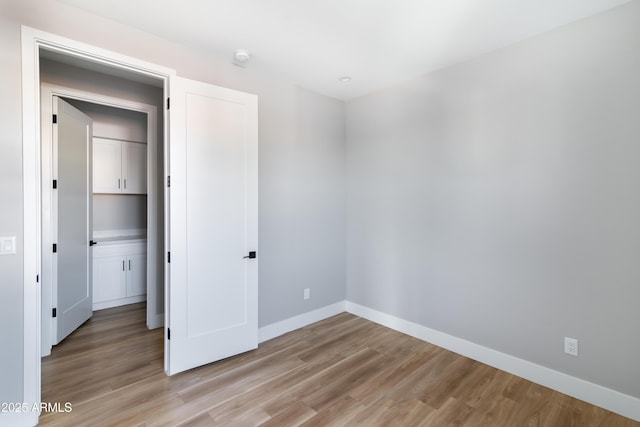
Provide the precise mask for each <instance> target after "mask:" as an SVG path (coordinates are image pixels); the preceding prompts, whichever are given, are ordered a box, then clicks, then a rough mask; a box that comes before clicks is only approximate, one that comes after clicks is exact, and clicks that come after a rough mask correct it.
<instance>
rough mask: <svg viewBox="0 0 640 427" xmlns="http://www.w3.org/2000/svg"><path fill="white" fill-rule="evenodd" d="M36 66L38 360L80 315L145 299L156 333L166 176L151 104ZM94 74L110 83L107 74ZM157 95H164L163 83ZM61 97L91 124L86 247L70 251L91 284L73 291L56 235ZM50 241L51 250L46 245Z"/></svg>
mask: <svg viewBox="0 0 640 427" xmlns="http://www.w3.org/2000/svg"><path fill="white" fill-rule="evenodd" d="M41 63H42V65H43V66H42V70H44V71H43V72H42V73H41V74H42V84H41V109H42V115H41V133H42V162H41V167H42V171H41V177H42V184H41V185H42V187H41V188H42V191H41V194H42V202H41V203H42V245H41V248H42V254H41V256H42V264H43V270H42V294H41V295H42V303H41V319H42V322H41V331H42V332H41V356H45V355H48V354H50V351H51V347H52V345H55V344H57V343H59V342H60V341H61V340H62V339H63V338H64V337H65V336H66V335H68V334H69V333H71V332H72V331H73V330H74V329H75V328H77V327H78V326H79V325H80V324H82V323H83V322H84V321H85V320H87V319H88V317H90V315H91V313H92V311H93V310H100V309H105V308H110V307H115V306H118V305H124V304H130V303H136V302H140V301H145V300H146V301H147V316H146V317H147V327H148V328H149V329H154V328H158V327H161V326H162V325H163V322H164V283H163V270H162V269H163V263H162V256H163V252H164V249H163V244H162V242H163V241H164V235H163V224H164V219H163V209H162V206H163V204H164V201H163V195H162V190H159V188H158V185H157V183H158V178H157V177H158V175H160V176H162V173H163V167H162V162H163V156H162V150H158V147H161V146H162V143H161V141H160V143H159V141H158V133H159V132H158V129H162V124H160V123H158V114H157V110H158V107H157V106H156V105H151V104H146V103H143V102H139V101H132V100H128V99H124V98H118V97H114V96H109V95H105V94H104V93H100V92H101V91H100V85H96V91H95V92H94V91H89V90H87V87H86V86H87V85H86V81H85V84H84V85H83V84H82V82H80V84H79V85H78V86H79V87H81V88H82V89H78V88H74V87H73V86H69V87H68V86H61V85H56V84H51V83H48V82H47V81H56V73H58V74H61V73H62V74H64V75H65V76H68V75H74V73H77V76H80V80H82V76H91V77H93V75H95V74H97V73H95V72H91V71H87V70H82V69H80V68H77V67H74V66H73V65H70V64H65V63H62V62H56V61H52V60H51V58H44V59H43V58H41ZM71 69H72V70H71ZM70 70H71V71H70ZM101 78H102V79H103V80H105V81H109V80H115V79H114V78H112V77H108V76H104V77H101ZM85 80H92V79H91V78H89V77H87V78H85ZM71 83H72V82H71ZM103 84H104V82H103ZM132 84H135V85H139V84H140V83H132ZM83 86H84V87H83ZM147 90H149V89H147ZM116 92H117V90H116ZM157 92H158V94H159V96H158V99H159V100H161V97H162V89H158V90H157ZM61 102H64V103H65V105H68V107H69V108H68V109H69V110H76V111H78V112H79V113H80V114H84V115H86V116H87V117H88V118H89V119H90V120H91V123H92V126H90V128H91V129H92V131H91V134H90V135H89V138H88V141H89V145H88V153H89V154H90V157H89V162H88V166H89V173H88V175H86V176H87V179H86V181H87V185H88V186H89V190H90V191H89V200H88V201H87V202H88V203H87V206H88V208H87V213H88V230H87V237H88V238H86V239H85V242H84V243H85V245H84V247H81V246H80V244H76V246H78V248H79V251H76V252H77V253H76V254H75V255H74V256H76V257H77V256H78V253H80V252H83V251H84V252H83V253H84V254H86V258H87V260H88V268H87V278H88V280H87V282H86V286H84V289H83V287H82V286H81V285H79V284H78V286H75V288H74V289H72V290H71V291H65V289H66V288H64V287H63V285H64V286H67V284H66V283H65V284H63V283H61V281H60V280H62V277H63V275H64V271H65V269H67V270H68V269H69V265H67V264H64V263H61V261H62V260H63V259H61V258H62V257H60V255H63V254H64V253H65V252H64V251H63V248H62V247H58V241H59V240H60V239H61V238H63V237H64V236H63V234H64V233H60V231H61V230H60V227H59V225H60V224H61V220H63V216H64V217H66V215H65V212H66V211H67V210H68V209H66V208H65V206H64V205H61V204H60V203H61V202H62V201H63V200H64V199H61V198H60V197H59V196H60V192H59V188H60V187H58V182H57V181H58V178H59V174H60V172H61V171H60V168H58V162H59V160H60V159H61V157H60V149H64V147H63V146H60V145H59V144H58V141H57V140H58V137H57V135H58V127H59V126H60V124H61V123H60V122H59V121H58V117H57V115H58V114H57V113H58V112H57V111H56V110H57V109H58V104H59V103H61ZM54 115H55V117H54ZM62 158H64V156H62ZM76 163H77V162H76ZM66 169H67V170H68V169H69V166H68V165H67V167H66ZM80 174H82V173H81V172H80ZM54 182H55V183H56V184H55V188H54V185H53V183H54ZM65 203H66V202H65ZM67 228H68V227H67ZM76 240H78V239H76ZM54 244H55V245H56V247H55V248H56V252H54V251H53V250H52V248H54V246H53V245H54ZM61 274H63V275H62V276H61ZM59 279H60V280H59ZM79 280H82V279H79ZM82 292H85V294H84V295H83V300H84V301H85V303H84V305H85V306H86V300H87V298H88V299H90V302H91V304H90V311H89V312H88V314H87V309H86V307H84V310H83V314H82V315H73V313H75V312H78V310H77V309H75V308H76V307H75V306H74V305H75V303H74V300H78V299H79V295H81V294H82ZM74 310H75V311H74ZM67 313H71V314H70V315H67ZM87 316H88V317H87Z"/></svg>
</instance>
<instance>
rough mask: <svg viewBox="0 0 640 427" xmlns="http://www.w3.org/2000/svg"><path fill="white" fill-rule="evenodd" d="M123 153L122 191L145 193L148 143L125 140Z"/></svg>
mask: <svg viewBox="0 0 640 427" xmlns="http://www.w3.org/2000/svg"><path fill="white" fill-rule="evenodd" d="M122 154H123V155H122V180H123V187H122V191H123V192H124V193H130V194H145V193H146V192H147V145H146V144H140V143H137V142H123V143H122Z"/></svg>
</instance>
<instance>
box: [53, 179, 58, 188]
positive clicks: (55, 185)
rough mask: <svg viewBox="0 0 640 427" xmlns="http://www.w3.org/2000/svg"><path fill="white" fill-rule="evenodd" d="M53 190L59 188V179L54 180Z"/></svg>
mask: <svg viewBox="0 0 640 427" xmlns="http://www.w3.org/2000/svg"><path fill="white" fill-rule="evenodd" d="M53 188H54V189H56V188H58V180H57V179H54V180H53Z"/></svg>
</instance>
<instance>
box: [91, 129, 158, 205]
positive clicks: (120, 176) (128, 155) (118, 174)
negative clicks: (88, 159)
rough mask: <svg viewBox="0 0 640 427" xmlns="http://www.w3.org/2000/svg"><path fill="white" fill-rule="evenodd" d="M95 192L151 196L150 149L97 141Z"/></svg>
mask: <svg viewBox="0 0 640 427" xmlns="http://www.w3.org/2000/svg"><path fill="white" fill-rule="evenodd" d="M93 192H94V193H116V194H146V193H147V145H146V144H141V143H139V142H129V141H120V140H116V139H105V138H97V137H94V138H93Z"/></svg>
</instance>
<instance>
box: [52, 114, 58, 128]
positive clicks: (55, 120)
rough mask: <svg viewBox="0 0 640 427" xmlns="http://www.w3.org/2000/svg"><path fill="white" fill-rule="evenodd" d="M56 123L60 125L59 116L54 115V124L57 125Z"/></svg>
mask: <svg viewBox="0 0 640 427" xmlns="http://www.w3.org/2000/svg"><path fill="white" fill-rule="evenodd" d="M56 123H58V115H57V114H54V115H53V124H54V125H55V124H56Z"/></svg>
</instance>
